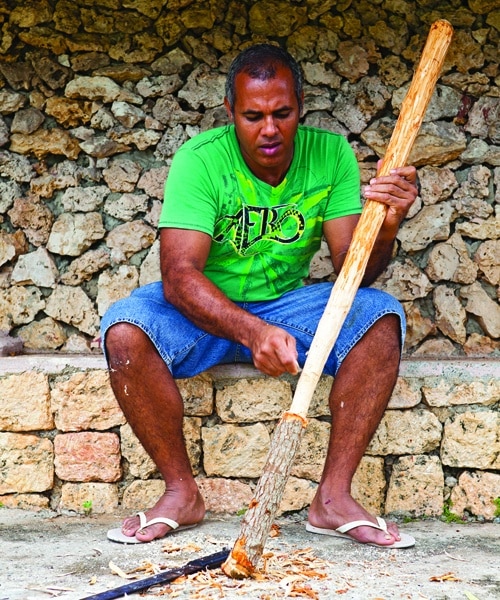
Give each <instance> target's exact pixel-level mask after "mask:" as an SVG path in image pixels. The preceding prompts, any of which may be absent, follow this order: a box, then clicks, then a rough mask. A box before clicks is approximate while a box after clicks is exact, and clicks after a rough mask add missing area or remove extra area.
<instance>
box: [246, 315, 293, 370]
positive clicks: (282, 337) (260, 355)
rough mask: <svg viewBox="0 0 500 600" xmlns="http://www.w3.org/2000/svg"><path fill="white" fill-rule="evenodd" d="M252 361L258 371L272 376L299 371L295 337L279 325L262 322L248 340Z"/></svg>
mask: <svg viewBox="0 0 500 600" xmlns="http://www.w3.org/2000/svg"><path fill="white" fill-rule="evenodd" d="M250 350H251V352H252V357H253V363H254V365H255V367H256V368H257V369H259V371H262V372H263V373H265V374H266V375H271V376H272V377H279V376H280V375H283V373H290V374H291V375H297V373H298V372H299V371H300V366H299V363H298V362H297V358H298V353H297V347H296V342H295V338H294V337H293V336H292V335H290V334H289V333H288V332H287V331H285V330H284V329H282V328H281V327H276V326H275V325H268V324H267V323H263V324H262V326H261V327H258V328H256V330H255V334H254V335H253V336H252V339H251V340H250Z"/></svg>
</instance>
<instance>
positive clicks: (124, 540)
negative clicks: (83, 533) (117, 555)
mask: <svg viewBox="0 0 500 600" xmlns="http://www.w3.org/2000/svg"><path fill="white" fill-rule="evenodd" d="M137 516H138V517H139V529H138V530H137V531H140V530H141V529H144V528H145V527H149V526H150V525H156V523H162V524H163V525H168V526H169V527H170V528H171V529H170V530H169V531H167V532H166V533H165V536H162V537H161V538H155V539H154V540H150V541H151V542H154V541H155V540H160V539H162V538H163V537H166V536H167V535H170V534H171V533H174V532H177V531H182V530H183V529H192V528H193V527H196V526H197V525H198V523H195V524H193V525H179V523H177V521H174V520H173V519H169V518H168V517H156V518H155V519H151V521H148V520H147V519H146V515H145V514H144V513H143V512H138V513H137ZM107 537H108V540H111V541H112V542H118V543H120V544H148V543H149V542H143V541H142V540H138V539H137V538H136V537H135V535H133V536H130V535H125V534H124V533H123V531H122V530H121V527H116V528H115V529H110V530H109V531H108V534H107Z"/></svg>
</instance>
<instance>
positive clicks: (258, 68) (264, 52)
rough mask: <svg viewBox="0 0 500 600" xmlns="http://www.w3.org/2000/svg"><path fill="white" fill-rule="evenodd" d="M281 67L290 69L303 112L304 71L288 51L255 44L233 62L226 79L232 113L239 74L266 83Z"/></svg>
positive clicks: (269, 45)
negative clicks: (244, 74) (245, 74)
mask: <svg viewBox="0 0 500 600" xmlns="http://www.w3.org/2000/svg"><path fill="white" fill-rule="evenodd" d="M279 66H283V67H286V68H288V69H290V71H291V73H292V76H293V81H294V88H295V95H296V96H297V102H298V103H299V109H300V110H302V90H303V87H304V80H303V77H302V71H301V69H300V66H299V65H298V63H297V61H296V60H295V59H294V58H293V56H292V55H291V54H289V53H288V52H287V51H286V50H284V49H283V48H281V47H280V46H274V45H273V44H255V45H254V46H250V47H248V48H246V49H245V50H243V51H242V52H241V53H240V54H238V56H237V57H236V58H235V59H234V60H233V62H232V63H231V65H230V67H229V71H228V74H227V79H226V97H227V99H228V101H229V107H230V109H231V111H233V110H234V103H235V79H236V75H238V73H242V72H244V73H247V74H248V75H249V76H250V77H251V78H252V79H260V80H261V81H266V80H267V79H273V78H274V77H276V69H277V67H279Z"/></svg>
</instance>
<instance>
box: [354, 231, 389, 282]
mask: <svg viewBox="0 0 500 600" xmlns="http://www.w3.org/2000/svg"><path fill="white" fill-rule="evenodd" d="M395 241H396V239H395V238H393V239H391V238H388V239H380V238H379V239H377V240H376V242H375V245H374V246H373V250H372V252H371V254H370V258H369V259H368V264H367V265H366V270H365V274H364V277H363V279H362V281H361V285H362V286H369V285H371V284H372V283H373V282H374V281H375V280H376V279H377V277H378V276H379V275H380V274H381V273H383V272H384V271H385V269H386V268H387V265H388V264H389V262H390V261H391V258H392V256H393V253H394V242H395Z"/></svg>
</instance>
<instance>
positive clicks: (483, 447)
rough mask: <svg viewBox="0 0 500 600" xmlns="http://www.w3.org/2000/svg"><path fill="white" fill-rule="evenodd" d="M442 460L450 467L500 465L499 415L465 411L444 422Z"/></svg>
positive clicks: (486, 467) (494, 412)
mask: <svg viewBox="0 0 500 600" xmlns="http://www.w3.org/2000/svg"><path fill="white" fill-rule="evenodd" d="M441 460H442V461H443V464H444V465H448V466H450V467H471V468H475V469H498V468H500V414H499V413H498V411H484V412H465V413H463V414H459V415H455V416H453V417H451V418H450V419H449V420H448V421H447V422H446V423H445V425H444V434H443V443H442V445H441Z"/></svg>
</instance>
